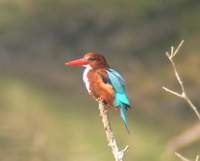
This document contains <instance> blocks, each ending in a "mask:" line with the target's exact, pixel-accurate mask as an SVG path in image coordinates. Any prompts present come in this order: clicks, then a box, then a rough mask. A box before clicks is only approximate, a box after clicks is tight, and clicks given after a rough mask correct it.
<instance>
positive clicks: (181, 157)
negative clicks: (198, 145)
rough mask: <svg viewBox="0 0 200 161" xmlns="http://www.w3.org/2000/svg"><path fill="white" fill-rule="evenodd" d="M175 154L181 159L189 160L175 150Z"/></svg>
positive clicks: (183, 160)
mask: <svg viewBox="0 0 200 161" xmlns="http://www.w3.org/2000/svg"><path fill="white" fill-rule="evenodd" d="M175 155H176V156H177V157H178V158H180V159H181V160H182V161H191V160H189V159H187V158H185V157H184V156H182V155H181V154H179V153H177V152H175Z"/></svg>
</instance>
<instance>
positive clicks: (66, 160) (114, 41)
mask: <svg viewBox="0 0 200 161" xmlns="http://www.w3.org/2000/svg"><path fill="white" fill-rule="evenodd" d="M182 39H184V40H185V44H184V47H183V48H182V49H181V51H180V53H179V54H178V55H177V57H176V64H177V67H178V69H179V72H180V74H181V77H182V79H183V80H184V83H185V87H186V89H187V91H188V95H189V96H190V98H191V99H192V100H193V102H194V104H196V105H199V107H200V100H199V95H200V76H199V68H200V54H199V51H200V45H199V42H200V1H199V0H134V1H131V0H101V1H95V0H76V1H75V0H56V1H55V0H1V1H0V90H1V92H0V160H1V161H55V160H56V161H86V160H87V161H103V160H105V161H107V160H113V157H112V154H111V151H110V149H109V148H108V146H107V141H106V138H105V134H104V130H103V127H102V124H101V120H100V118H99V112H98V107H97V104H96V102H95V101H94V100H92V99H91V98H90V97H89V96H88V94H87V92H86V90H85V87H84V85H83V83H82V80H81V79H82V78H81V73H82V71H81V69H79V68H64V66H63V63H64V62H65V61H66V60H70V59H73V58H79V57H80V56H81V55H83V54H84V53H85V52H88V51H93V52H98V53H102V54H104V55H105V56H106V57H107V59H108V61H109V63H110V65H111V66H112V67H113V68H115V69H116V70H118V71H119V72H120V73H122V75H123V76H124V78H125V79H126V83H127V92H128V95H129V97H130V99H131V101H132V102H133V106H134V108H132V109H131V110H130V111H129V112H128V121H129V126H130V130H131V134H130V135H128V134H127V132H126V130H125V129H124V127H123V125H122V123H121V120H120V119H119V118H118V116H117V114H116V113H115V112H114V111H112V112H110V113H109V114H110V120H111V123H112V127H113V130H114V132H115V135H116V137H117V140H118V142H119V145H120V146H121V147H123V146H125V145H126V144H129V145H130V149H129V152H128V153H127V156H126V160H127V161H161V160H163V161H175V160H178V159H177V158H176V157H174V154H173V153H171V152H170V150H169V149H170V146H169V145H170V142H171V140H172V139H173V138H174V137H176V136H178V135H180V134H181V133H183V132H184V131H185V130H187V129H188V128H191V127H192V126H193V125H194V124H195V123H196V122H197V119H196V116H195V115H194V113H193V112H192V110H191V109H190V108H189V107H188V105H187V104H186V103H185V102H184V101H183V100H181V99H179V98H176V97H175V96H171V95H169V94H167V93H165V92H164V91H163V90H162V89H161V87H162V86H163V85H166V86H168V87H170V88H172V89H175V90H180V89H179V87H178V84H177V82H176V79H175V78H174V74H173V71H172V68H171V66H170V64H169V62H168V60H167V58H166V57H165V54H164V53H165V51H166V50H169V49H170V46H171V45H177V44H178V43H179V42H180V40H182ZM199 110H200V109H199ZM199 143H200V141H196V142H194V143H193V144H190V145H187V146H185V147H184V148H181V149H176V150H177V151H179V152H181V153H182V154H184V155H185V156H187V157H189V158H194V156H195V155H196V154H197V153H200V150H199V149H200V145H199Z"/></svg>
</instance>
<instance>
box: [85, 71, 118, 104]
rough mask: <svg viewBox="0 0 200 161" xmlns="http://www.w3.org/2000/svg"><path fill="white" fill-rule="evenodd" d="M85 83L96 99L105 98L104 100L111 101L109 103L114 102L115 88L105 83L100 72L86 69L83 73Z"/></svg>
mask: <svg viewBox="0 0 200 161" xmlns="http://www.w3.org/2000/svg"><path fill="white" fill-rule="evenodd" d="M83 81H84V83H85V86H86V89H87V91H88V93H89V94H90V95H92V96H94V97H95V98H104V100H107V99H109V102H112V101H113V96H114V91H113V88H112V86H111V85H109V84H107V83H105V82H104V81H103V79H102V76H101V74H99V72H97V71H95V70H92V69H87V68H86V69H85V71H84V73H83ZM107 102H108V101H107Z"/></svg>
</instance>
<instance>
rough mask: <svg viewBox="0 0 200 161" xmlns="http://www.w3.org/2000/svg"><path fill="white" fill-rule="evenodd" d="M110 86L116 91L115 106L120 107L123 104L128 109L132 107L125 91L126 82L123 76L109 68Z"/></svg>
mask: <svg viewBox="0 0 200 161" xmlns="http://www.w3.org/2000/svg"><path fill="white" fill-rule="evenodd" d="M107 73H108V77H109V81H110V84H111V85H112V86H113V88H114V90H115V103H114V104H115V106H119V105H120V104H121V103H123V104H125V105H126V106H127V107H130V106H131V104H130V102H129V100H128V97H127V95H126V90H125V81H124V79H123V78H122V76H121V75H120V74H119V73H118V72H117V71H115V70H114V69H111V68H109V69H108V70H107Z"/></svg>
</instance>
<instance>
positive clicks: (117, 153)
mask: <svg viewBox="0 0 200 161" xmlns="http://www.w3.org/2000/svg"><path fill="white" fill-rule="evenodd" d="M99 111H100V116H101V119H102V123H103V126H104V129H105V132H106V137H107V140H108V146H110V147H111V149H112V153H113V156H114V158H115V161H123V158H124V155H125V153H126V151H127V150H128V145H127V146H126V147H125V148H124V149H122V150H119V148H118V146H117V141H116V139H115V136H114V134H113V132H112V129H111V126H110V123H109V120H108V115H107V113H106V112H105V107H104V104H103V102H102V101H99Z"/></svg>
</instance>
